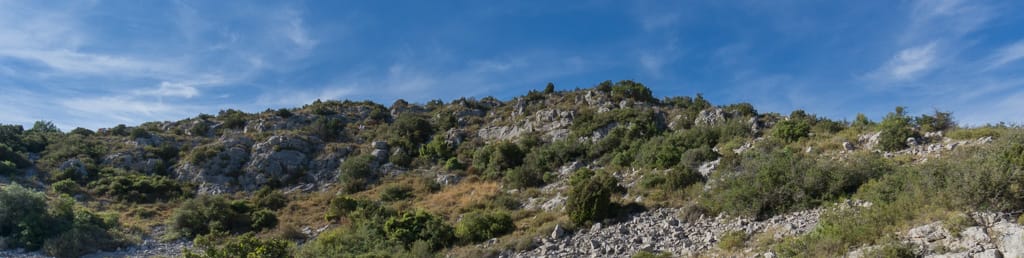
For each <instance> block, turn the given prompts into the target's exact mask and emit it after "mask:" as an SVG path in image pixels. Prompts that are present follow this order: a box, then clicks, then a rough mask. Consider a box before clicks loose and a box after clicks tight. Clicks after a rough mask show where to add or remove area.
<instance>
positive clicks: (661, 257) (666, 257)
mask: <svg viewBox="0 0 1024 258" xmlns="http://www.w3.org/2000/svg"><path fill="white" fill-rule="evenodd" d="M630 257H631V258H671V257H672V254H670V253H660V252H653V253H652V252H648V251H644V250H640V251H639V252H636V253H635V254H633V256H630Z"/></svg>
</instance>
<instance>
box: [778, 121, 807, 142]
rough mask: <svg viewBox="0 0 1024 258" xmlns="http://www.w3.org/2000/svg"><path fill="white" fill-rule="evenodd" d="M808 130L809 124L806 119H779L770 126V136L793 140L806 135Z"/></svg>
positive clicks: (788, 140)
mask: <svg viewBox="0 0 1024 258" xmlns="http://www.w3.org/2000/svg"><path fill="white" fill-rule="evenodd" d="M810 132H811V124H810V123H809V122H808V121H807V120H806V119H789V120H783V121H779V122H778V123H776V124H775V127H773V128H772V136H774V137H776V138H779V139H782V140H785V141H787V142H795V141H797V140H799V139H800V138H804V137H807V134H808V133H810Z"/></svg>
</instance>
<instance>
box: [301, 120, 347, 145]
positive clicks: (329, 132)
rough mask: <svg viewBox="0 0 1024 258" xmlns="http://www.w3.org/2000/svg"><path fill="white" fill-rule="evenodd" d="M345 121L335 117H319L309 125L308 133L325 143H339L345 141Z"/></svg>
mask: <svg viewBox="0 0 1024 258" xmlns="http://www.w3.org/2000/svg"><path fill="white" fill-rule="evenodd" d="M344 129H345V121H342V120H341V119H338V118H333V117H323V116H321V117H317V118H316V120H314V121H313V123H312V124H310V125H309V127H308V128H307V131H308V132H310V133H312V134H313V135H316V136H317V137H320V139H323V140H324V141H338V140H342V139H344V136H343V135H344V132H343V130H344Z"/></svg>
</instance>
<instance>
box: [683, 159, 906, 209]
mask: <svg viewBox="0 0 1024 258" xmlns="http://www.w3.org/2000/svg"><path fill="white" fill-rule="evenodd" d="M744 154H745V155H744V156H743V157H742V158H741V160H740V161H739V166H738V167H735V168H731V169H727V170H725V172H720V173H716V174H714V176H715V177H717V180H720V181H719V182H720V183H718V184H716V186H715V187H714V188H712V189H711V190H710V191H709V192H707V193H705V194H704V195H702V197H701V198H703V199H704V201H702V203H705V204H708V206H709V207H710V208H712V210H714V211H717V212H726V213H729V214H732V215H740V216H751V217H756V218H762V219H763V218H768V217H771V216H773V215H776V214H780V213H784V212H788V211H793V210H799V209H806V208H811V207H815V206H817V205H819V204H820V203H821V202H823V201H827V200H832V199H835V198H836V197H839V196H843V195H848V194H851V193H853V192H854V191H856V189H857V187H859V186H860V185H861V184H863V183H865V182H867V181H868V180H869V179H872V178H876V177H878V176H880V175H882V174H884V173H885V172H886V171H890V170H891V166H890V165H888V163H887V162H885V161H883V160H882V159H881V157H879V156H878V155H877V154H862V155H859V156H855V157H854V158H852V159H851V160H847V161H843V162H839V161H832V160H827V159H817V158H815V157H813V156H810V155H807V154H802V153H793V152H790V151H787V150H784V149H775V150H771V151H769V152H767V153H760V152H756V151H752V152H749V153H744ZM720 171H721V170H720ZM713 180H714V179H713Z"/></svg>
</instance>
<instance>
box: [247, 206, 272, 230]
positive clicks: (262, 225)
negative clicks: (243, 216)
mask: <svg viewBox="0 0 1024 258" xmlns="http://www.w3.org/2000/svg"><path fill="white" fill-rule="evenodd" d="M249 220H251V221H252V225H251V227H252V230H253V231H260V230H264V229H272V228H274V227H277V214H274V212H273V211H271V210H268V209H261V210H257V211H254V212H252V214H250V215H249Z"/></svg>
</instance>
